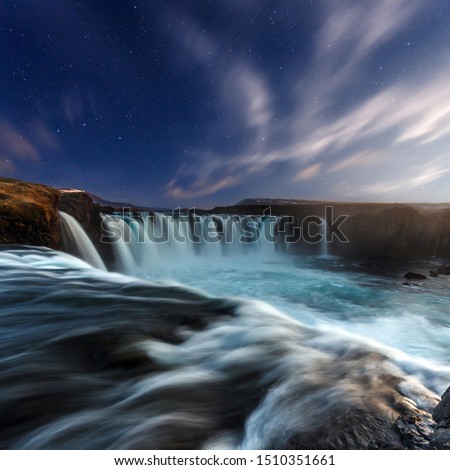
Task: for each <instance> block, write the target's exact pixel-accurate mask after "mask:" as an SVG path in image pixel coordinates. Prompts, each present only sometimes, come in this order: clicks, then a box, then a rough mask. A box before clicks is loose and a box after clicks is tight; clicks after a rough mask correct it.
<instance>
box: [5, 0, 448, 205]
mask: <svg viewBox="0 0 450 470" xmlns="http://www.w3.org/2000/svg"><path fill="white" fill-rule="evenodd" d="M449 170H450V2H449V1H448V0H373V1H366V0H353V1H351V0H349V1H346V0H328V1H326V0H303V1H302V0H297V1H293V0H287V1H283V0H277V1H267V0H211V1H206V0H196V1H186V0H178V1H169V0H168V1H159V0H148V1H127V0H108V1H103V0H89V1H75V0H39V1H38V0H21V1H20V0H19V1H13V0H0V175H2V176H9V177H14V178H19V179H24V180H27V181H35V182H42V183H45V184H49V185H53V186H57V187H70V188H82V189H86V190H88V191H90V192H93V193H95V194H98V195H100V196H102V197H104V198H106V199H109V200H119V201H131V202H134V203H139V204H146V205H153V206H158V205H159V206H161V205H164V206H173V207H175V206H177V205H182V206H186V205H199V206H203V207H207V206H212V205H216V204H225V203H234V202H237V201H239V200H240V199H243V198H248V197H286V198H304V199H333V200H360V201H430V202H441V201H450V171H449Z"/></svg>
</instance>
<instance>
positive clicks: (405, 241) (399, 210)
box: [211, 200, 450, 260]
mask: <svg viewBox="0 0 450 470" xmlns="http://www.w3.org/2000/svg"><path fill="white" fill-rule="evenodd" d="M245 202H246V201H242V202H241V203H239V204H238V205H236V206H227V207H216V208H214V209H213V210H212V211H211V212H216V213H234V214H257V215H260V214H264V213H269V212H270V213H272V214H273V215H286V216H290V217H292V219H293V221H294V225H295V226H296V227H302V222H303V221H304V220H305V219H306V218H307V217H309V216H311V215H314V216H318V217H321V218H325V207H326V206H332V207H333V219H332V220H328V223H329V224H331V223H332V222H333V221H335V220H336V219H337V218H338V217H339V216H347V218H346V220H345V222H343V223H342V224H341V225H340V229H341V231H342V232H343V234H344V235H345V236H346V238H347V239H348V241H349V242H348V243H341V242H340V241H338V240H337V239H336V238H334V239H333V241H332V243H330V249H329V252H330V253H331V254H333V255H338V256H345V257H355V258H363V259H374V260H389V259H399V260H412V259H429V258H432V257H437V258H450V208H449V207H447V206H446V205H432V204H429V205H413V204H382V203H342V202H320V201H318V202H312V201H299V202H290V201H286V202H284V203H280V202H279V201H277V200H274V201H269V200H267V201H264V202H260V200H256V202H254V203H248V204H244V203H245ZM295 248H296V249H297V250H298V251H299V253H315V252H317V248H318V247H317V246H314V244H308V243H306V242H305V241H304V240H303V241H300V242H299V243H298V244H296V247H295Z"/></svg>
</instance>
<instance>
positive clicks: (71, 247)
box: [59, 211, 107, 271]
mask: <svg viewBox="0 0 450 470" xmlns="http://www.w3.org/2000/svg"><path fill="white" fill-rule="evenodd" d="M59 215H60V217H61V232H62V237H63V242H64V245H65V246H66V249H67V250H68V251H71V252H72V251H73V252H74V253H73V254H74V255H76V256H78V257H79V258H81V259H83V260H84V261H86V262H87V263H89V264H90V265H91V266H93V267H94V268H97V269H102V270H103V271H106V270H107V269H106V267H105V264H104V263H103V261H102V259H101V257H100V255H99V254H98V252H97V250H96V249H95V246H94V245H93V243H92V242H91V240H90V238H89V237H88V235H87V234H86V232H85V231H84V229H83V227H82V226H81V225H80V224H79V222H78V221H77V219H75V218H74V217H72V216H71V215H69V214H66V213H65V212H61V211H60V212H59Z"/></svg>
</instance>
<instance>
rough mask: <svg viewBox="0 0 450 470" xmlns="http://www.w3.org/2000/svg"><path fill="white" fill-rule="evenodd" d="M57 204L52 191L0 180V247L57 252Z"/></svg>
mask: <svg viewBox="0 0 450 470" xmlns="http://www.w3.org/2000/svg"><path fill="white" fill-rule="evenodd" d="M58 201H59V191H58V190H56V189H53V188H49V187H48V186H44V185H41V184H33V183H24V182H22V181H18V180H14V179H10V178H0V244H20V245H34V246H47V247H49V248H56V249H59V248H60V247H61V233H60V228H59V215H58V209H57V205H58Z"/></svg>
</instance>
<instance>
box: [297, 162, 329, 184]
mask: <svg viewBox="0 0 450 470" xmlns="http://www.w3.org/2000/svg"><path fill="white" fill-rule="evenodd" d="M321 168H322V163H315V164H314V165H310V166H308V167H307V168H305V169H304V170H302V171H300V172H299V173H298V174H297V176H296V177H295V181H306V180H309V179H311V178H314V176H316V175H318V174H319V173H320V170H321Z"/></svg>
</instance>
